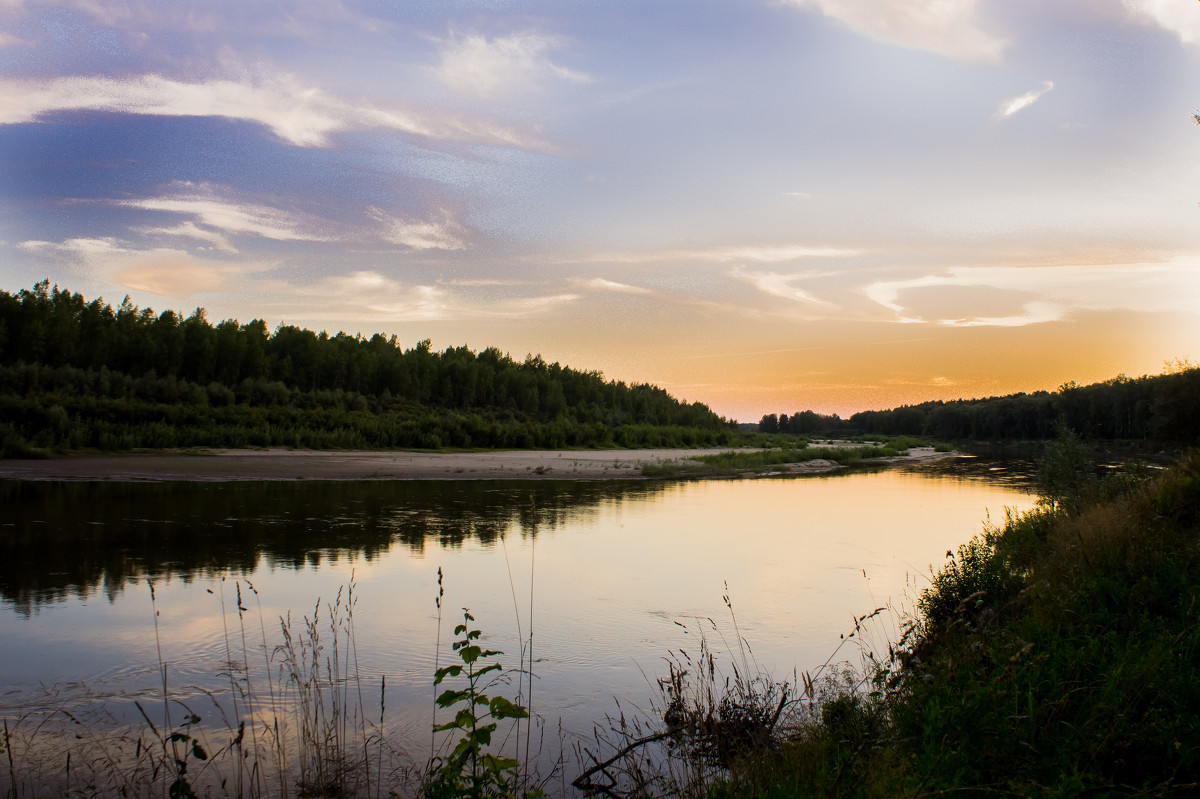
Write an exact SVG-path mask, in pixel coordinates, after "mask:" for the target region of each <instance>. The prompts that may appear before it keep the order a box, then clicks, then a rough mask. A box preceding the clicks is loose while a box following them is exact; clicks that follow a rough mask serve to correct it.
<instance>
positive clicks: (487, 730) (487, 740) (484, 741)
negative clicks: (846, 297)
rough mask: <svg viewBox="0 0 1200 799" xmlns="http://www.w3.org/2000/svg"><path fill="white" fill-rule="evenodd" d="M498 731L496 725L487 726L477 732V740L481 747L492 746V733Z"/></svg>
mask: <svg viewBox="0 0 1200 799" xmlns="http://www.w3.org/2000/svg"><path fill="white" fill-rule="evenodd" d="M495 731H496V725H495V724H485V725H484V726H482V727H479V728H477V729H476V730H475V733H474V735H475V740H477V741H479V743H480V745H481V746H491V745H492V733H493V732H495Z"/></svg>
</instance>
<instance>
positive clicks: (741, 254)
mask: <svg viewBox="0 0 1200 799" xmlns="http://www.w3.org/2000/svg"><path fill="white" fill-rule="evenodd" d="M862 252H863V251H862V250H856V249H848V248H842V247H820V246H809V245H802V244H785V245H748V246H714V247H698V248H694V249H665V250H646V251H642V252H636V251H634V252H606V253H596V254H594V255H590V256H587V257H586V258H582V259H580V260H583V261H588V262H594V261H602V262H607V263H622V264H641V263H659V262H671V261H674V262H688V261H706V262H710V263H732V262H735V261H742V262H746V261H752V262H754V263H764V264H776V263H785V262H787V261H798V260H803V259H807V258H849V257H852V256H855V255H861V254H862Z"/></svg>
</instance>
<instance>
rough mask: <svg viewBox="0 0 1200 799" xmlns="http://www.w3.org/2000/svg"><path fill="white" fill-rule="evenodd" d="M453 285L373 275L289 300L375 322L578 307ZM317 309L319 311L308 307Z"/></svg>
mask: <svg viewBox="0 0 1200 799" xmlns="http://www.w3.org/2000/svg"><path fill="white" fill-rule="evenodd" d="M460 288H461V287H458V286H456V285H455V284H454V283H453V282H446V283H443V282H434V283H408V282H405V281H402V280H397V279H395V278H393V277H389V276H387V275H384V274H381V273H379V272H374V271H366V270H364V271H356V272H352V273H350V274H348V275H339V276H331V277H327V278H325V279H323V280H320V281H318V282H317V283H315V284H312V285H310V286H307V287H304V288H298V289H295V294H294V296H293V297H291V298H287V301H288V303H289V307H294V308H296V309H297V311H298V313H300V314H305V315H307V316H312V315H314V314H316V315H319V316H323V317H328V318H339V319H357V320H361V321H371V322H432V321H448V320H465V319H523V318H529V317H535V316H540V315H542V314H545V313H547V312H549V311H552V310H554V309H555V308H558V307H561V306H562V305H565V304H569V303H572V302H575V301H576V300H578V299H579V295H578V294H575V293H554V294H548V295H535V296H520V295H507V296H503V297H496V296H494V295H493V296H487V297H479V296H474V295H472V294H471V293H469V292H462V291H457V290H456V289H460ZM305 306H319V307H307V308H306V307H305Z"/></svg>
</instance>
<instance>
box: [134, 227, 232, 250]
mask: <svg viewBox="0 0 1200 799" xmlns="http://www.w3.org/2000/svg"><path fill="white" fill-rule="evenodd" d="M138 232H139V233H142V234H143V235H146V236H177V237H180V238H187V239H195V240H196V241H202V242H207V243H208V244H210V245H211V246H212V247H213V248H215V249H218V250H224V251H226V252H237V248H235V247H234V246H233V245H232V244H230V243H229V239H227V238H225V237H224V236H222V235H221V234H220V233H217V232H216V231H213V230H205V229H204V228H201V227H199V226H197V225H196V223H195V222H184V223H183V224H180V225H176V226H175V227H169V228H166V227H164V228H138Z"/></svg>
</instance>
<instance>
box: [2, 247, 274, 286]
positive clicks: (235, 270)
mask: <svg viewBox="0 0 1200 799" xmlns="http://www.w3.org/2000/svg"><path fill="white" fill-rule="evenodd" d="M20 246H21V248H22V249H25V250H26V251H29V252H32V253H37V254H40V255H44V256H48V257H50V258H53V259H55V260H57V261H64V262H67V263H72V264H75V265H76V266H77V267H79V268H80V269H82V270H83V271H86V272H89V273H94V274H98V275H100V276H102V277H103V278H104V279H106V280H108V281H110V282H112V283H115V284H116V285H118V286H120V287H122V288H126V289H129V290H130V291H145V292H148V293H150V294H157V295H159V296H163V297H173V298H178V299H183V298H187V297H191V296H193V295H196V294H203V293H207V292H216V291H230V290H232V289H233V288H234V287H235V286H238V285H239V284H240V283H242V282H243V281H244V280H245V278H246V277H247V276H249V275H253V274H257V273H260V272H263V271H266V270H269V269H273V268H274V266H275V265H274V264H272V263H266V262H261V261H248V262H247V261H242V262H232V261H221V260H213V259H207V258H197V257H196V256H194V255H192V254H191V253H189V252H185V251H183V250H178V249H173V248H169V247H156V248H151V249H142V248H138V247H135V246H133V245H131V244H129V243H127V242H124V241H121V240H119V239H115V238H107V237H106V238H94V239H88V238H76V239H67V240H65V241H61V242H50V241H26V242H22V243H21V245H20Z"/></svg>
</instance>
